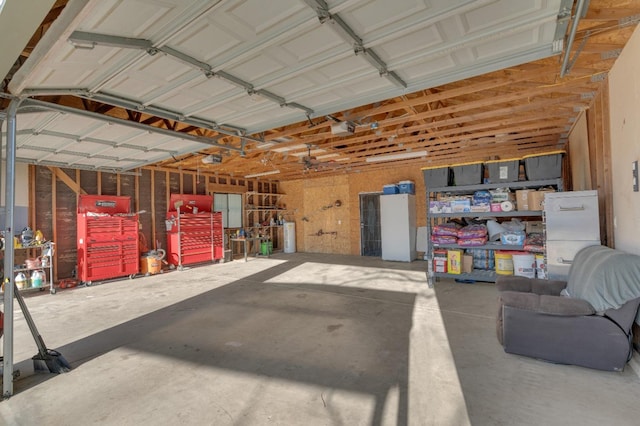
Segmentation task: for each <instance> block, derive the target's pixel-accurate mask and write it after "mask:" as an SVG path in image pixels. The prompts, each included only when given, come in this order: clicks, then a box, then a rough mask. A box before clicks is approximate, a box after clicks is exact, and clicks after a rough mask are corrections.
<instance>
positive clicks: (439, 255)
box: [433, 249, 447, 274]
mask: <svg viewBox="0 0 640 426" xmlns="http://www.w3.org/2000/svg"><path fill="white" fill-rule="evenodd" d="M433 270H434V271H435V272H442V273H445V274H446V273H447V250H445V249H438V250H434V251H433Z"/></svg>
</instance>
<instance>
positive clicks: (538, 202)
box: [527, 189, 555, 210]
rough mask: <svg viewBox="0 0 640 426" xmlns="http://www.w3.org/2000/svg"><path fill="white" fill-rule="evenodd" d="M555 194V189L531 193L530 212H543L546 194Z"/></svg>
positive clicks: (529, 196)
mask: <svg viewBox="0 0 640 426" xmlns="http://www.w3.org/2000/svg"><path fill="white" fill-rule="evenodd" d="M547 192H555V190H553V189H540V190H538V191H530V192H529V195H528V196H527V197H528V204H529V210H543V202H544V194H546V193H547Z"/></svg>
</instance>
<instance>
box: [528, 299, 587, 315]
mask: <svg viewBox="0 0 640 426" xmlns="http://www.w3.org/2000/svg"><path fill="white" fill-rule="evenodd" d="M538 312H540V313H542V314H547V315H562V316H582V315H593V314H595V313H596V310H595V309H593V306H591V304H590V303H589V302H587V301H586V300H581V299H572V298H569V297H562V296H547V295H542V296H540V305H539V307H538Z"/></svg>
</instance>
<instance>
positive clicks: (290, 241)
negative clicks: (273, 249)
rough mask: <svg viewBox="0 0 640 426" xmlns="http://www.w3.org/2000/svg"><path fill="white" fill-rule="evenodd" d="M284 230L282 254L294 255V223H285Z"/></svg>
mask: <svg viewBox="0 0 640 426" xmlns="http://www.w3.org/2000/svg"><path fill="white" fill-rule="evenodd" d="M283 229H284V252H285V253H295V252H296V223H295V222H285V223H284V225H283Z"/></svg>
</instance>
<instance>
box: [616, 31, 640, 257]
mask: <svg viewBox="0 0 640 426" xmlns="http://www.w3.org/2000/svg"><path fill="white" fill-rule="evenodd" d="M609 97H610V98H609V102H610V120H611V155H612V167H611V169H612V170H611V172H612V177H613V214H614V227H615V230H614V238H615V248H617V249H620V250H623V251H626V252H629V253H635V254H640V192H633V189H632V179H631V163H632V161H636V160H640V27H637V28H636V30H635V32H634V33H633V36H632V37H631V39H630V40H629V42H628V43H627V45H626V46H625V48H624V50H623V51H622V54H621V55H620V57H619V58H618V59H617V60H616V63H615V64H614V66H613V68H612V69H611V72H610V73H609Z"/></svg>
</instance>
